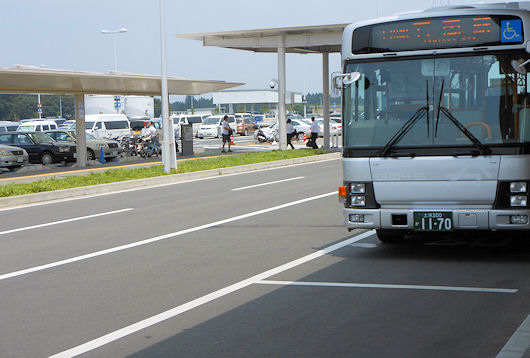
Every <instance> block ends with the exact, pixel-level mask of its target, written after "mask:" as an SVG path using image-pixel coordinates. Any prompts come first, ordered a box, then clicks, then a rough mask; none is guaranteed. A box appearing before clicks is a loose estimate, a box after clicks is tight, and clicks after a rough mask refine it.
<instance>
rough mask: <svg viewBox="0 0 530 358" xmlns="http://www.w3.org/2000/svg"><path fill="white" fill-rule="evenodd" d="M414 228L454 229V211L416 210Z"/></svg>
mask: <svg viewBox="0 0 530 358" xmlns="http://www.w3.org/2000/svg"><path fill="white" fill-rule="evenodd" d="M414 230H416V231H452V230H453V213H451V212H417V211H416V212H414Z"/></svg>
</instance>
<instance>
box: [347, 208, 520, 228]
mask: <svg viewBox="0 0 530 358" xmlns="http://www.w3.org/2000/svg"><path fill="white" fill-rule="evenodd" d="M343 212H344V224H345V226H346V227H347V228H348V229H397V230H415V228H414V212H423V213H425V212H427V213H441V212H443V213H452V216H451V218H452V230H530V210H529V209H505V210H496V209H456V210H450V209H442V208H421V209H349V208H344V211H343Z"/></svg>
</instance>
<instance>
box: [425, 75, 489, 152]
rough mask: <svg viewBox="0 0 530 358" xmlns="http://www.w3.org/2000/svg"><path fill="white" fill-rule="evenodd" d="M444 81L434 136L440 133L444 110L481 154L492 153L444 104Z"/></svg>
mask: <svg viewBox="0 0 530 358" xmlns="http://www.w3.org/2000/svg"><path fill="white" fill-rule="evenodd" d="M444 81H445V80H442V88H441V89H440V99H439V101H438V109H437V111H436V120H435V128H434V137H435V138H436V135H437V134H438V120H439V117H440V112H442V113H443V114H444V115H445V116H446V117H447V118H448V119H449V120H450V121H451V122H453V124H454V125H455V126H456V128H458V129H459V130H460V131H461V132H462V133H464V135H465V136H466V137H467V138H468V139H469V140H470V141H471V142H472V143H473V144H474V145H475V146H476V147H477V148H478V150H479V151H480V154H483V155H489V154H491V149H490V148H489V147H488V146H486V145H484V144H482V142H481V141H479V140H478V139H477V137H475V136H474V135H473V134H472V133H471V132H470V131H469V130H468V129H467V128H466V127H464V126H463V125H462V123H460V122H459V121H458V119H456V118H455V117H454V116H453V115H452V114H451V112H450V111H449V110H448V109H447V108H445V107H443V106H442V101H443V91H444Z"/></svg>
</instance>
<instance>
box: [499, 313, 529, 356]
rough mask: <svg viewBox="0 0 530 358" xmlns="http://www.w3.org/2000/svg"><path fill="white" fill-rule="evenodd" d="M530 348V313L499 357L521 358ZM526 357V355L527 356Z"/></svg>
mask: <svg viewBox="0 0 530 358" xmlns="http://www.w3.org/2000/svg"><path fill="white" fill-rule="evenodd" d="M529 348H530V315H528V317H526V319H525V320H524V321H523V323H522V324H521V325H520V326H519V328H518V329H517V330H516V331H515V333H514V334H513V335H512V337H511V338H510V340H509V341H508V342H506V345H505V346H504V347H503V348H502V349H501V351H500V352H499V354H497V358H520V357H522V356H523V354H525V352H526V351H527V350H528V349H529ZM525 357H526V356H525Z"/></svg>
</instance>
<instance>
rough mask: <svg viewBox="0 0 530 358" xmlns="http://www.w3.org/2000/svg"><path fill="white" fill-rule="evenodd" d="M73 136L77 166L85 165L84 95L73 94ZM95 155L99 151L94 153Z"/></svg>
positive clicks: (82, 166)
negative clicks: (74, 138)
mask: <svg viewBox="0 0 530 358" xmlns="http://www.w3.org/2000/svg"><path fill="white" fill-rule="evenodd" d="M75 137H76V141H75V143H76V154H77V166H78V167H80V168H84V167H86V128H85V95H84V94H76V95H75ZM95 154H96V157H98V156H99V153H95Z"/></svg>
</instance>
